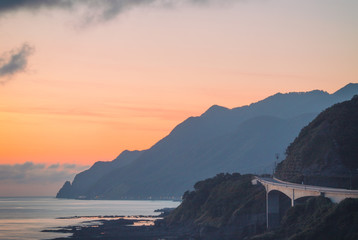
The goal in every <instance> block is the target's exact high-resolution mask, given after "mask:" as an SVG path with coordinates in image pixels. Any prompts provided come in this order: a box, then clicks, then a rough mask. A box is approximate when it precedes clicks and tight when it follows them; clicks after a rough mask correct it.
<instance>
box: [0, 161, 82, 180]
mask: <svg viewBox="0 0 358 240" xmlns="http://www.w3.org/2000/svg"><path fill="white" fill-rule="evenodd" d="M87 168H88V166H81V165H76V164H62V165H60V164H52V165H46V164H35V163H33V162H26V163H23V164H14V165H9V164H2V165H0V184H12V183H16V184H49V183H56V182H60V183H63V182H64V181H66V180H69V179H72V178H73V177H74V175H75V174H76V173H78V172H80V171H83V170H85V169H87Z"/></svg>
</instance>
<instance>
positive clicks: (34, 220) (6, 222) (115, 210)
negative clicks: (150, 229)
mask: <svg viewBox="0 0 358 240" xmlns="http://www.w3.org/2000/svg"><path fill="white" fill-rule="evenodd" d="M179 204H180V203H179V202H172V201H122V200H118V201H116V200H112V201H107V200H67V199H56V198H48V197H40V198H35V197H22V198H0V239H1V240H5V239H9V240H10V239H12V240H13V239H16V240H20V239H51V238H55V237H63V236H69V235H68V234H63V233H42V232H41V230H44V229H53V228H56V227H60V226H63V227H64V226H68V225H80V224H86V223H83V222H84V221H88V220H93V218H74V219H58V218H60V217H73V216H109V215H120V216H130V215H158V214H159V213H155V212H154V210H156V209H160V208H165V207H170V208H172V207H177V206H178V205H179Z"/></svg>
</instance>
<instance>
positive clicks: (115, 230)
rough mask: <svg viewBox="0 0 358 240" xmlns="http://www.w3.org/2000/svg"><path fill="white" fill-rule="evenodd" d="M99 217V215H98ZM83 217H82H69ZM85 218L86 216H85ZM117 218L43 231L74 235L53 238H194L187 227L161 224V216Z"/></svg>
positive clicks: (175, 239) (54, 239)
mask: <svg viewBox="0 0 358 240" xmlns="http://www.w3.org/2000/svg"><path fill="white" fill-rule="evenodd" d="M97 217H99V216H97ZM116 217H118V218H116ZM70 218H81V217H77V216H74V217H68V219H70ZM83 218H84V217H83ZM112 218H116V219H108V218H107V219H97V220H91V221H85V222H86V224H89V225H83V226H80V225H74V226H66V227H58V228H55V229H45V230H42V232H57V233H67V234H68V233H71V234H72V236H68V237H57V238H53V239H51V240H69V239H77V240H85V239H89V240H91V239H109V240H111V239H121V240H149V239H150V240H153V239H158V240H159V239H160V240H179V239H182V240H183V239H193V237H192V234H191V231H190V230H189V229H187V228H172V227H167V226H164V225H163V224H161V222H162V219H163V217H161V216H142V215H141V216H112Z"/></svg>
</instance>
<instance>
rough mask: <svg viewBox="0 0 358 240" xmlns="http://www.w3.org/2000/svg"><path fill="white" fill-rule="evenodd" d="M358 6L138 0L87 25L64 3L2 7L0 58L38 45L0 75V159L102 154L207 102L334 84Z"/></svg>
mask: <svg viewBox="0 0 358 240" xmlns="http://www.w3.org/2000/svg"><path fill="white" fill-rule="evenodd" d="M356 6H357V3H356V2H354V1H347V5H344V4H341V2H340V1H338V0H332V1H328V2H327V1H323V0H319V1H316V2H314V3H310V2H303V3H302V2H301V3H300V2H292V1H288V2H287V1H283V0H276V1H267V2H266V1H251V2H250V1H245V2H243V3H241V2H239V3H236V4H233V5H230V6H229V7H227V6H221V7H215V6H206V7H203V8H201V7H200V6H197V7H188V6H185V7H183V8H177V9H161V8H137V9H133V10H131V11H128V12H126V13H124V14H122V15H120V16H118V17H117V18H116V19H113V20H111V21H108V22H104V23H98V24H97V25H94V26H89V27H87V28H84V29H78V28H76V27H74V25H75V24H74V22H75V21H76V19H74V17H73V16H71V15H72V14H73V12H70V13H69V12H66V11H58V10H51V11H48V12H46V11H45V10H40V11H38V12H31V13H29V12H25V11H23V10H21V11H18V12H15V13H10V14H8V15H6V16H1V17H0V31H1V33H2V34H1V41H2V42H1V46H0V58H1V53H3V52H7V51H9V50H10V49H14V48H16V47H19V46H21V44H23V43H25V42H26V43H29V44H31V45H33V46H34V47H35V52H34V54H33V55H32V56H30V57H29V64H28V68H27V70H26V71H25V72H21V73H18V74H17V75H14V76H12V77H11V78H9V81H8V82H6V83H5V84H3V85H0V124H1V125H0V136H1V138H0V146H2V147H1V150H0V164H14V163H23V162H26V161H31V162H35V163H76V164H81V165H90V164H93V163H94V162H96V161H110V160H112V159H114V158H115V157H116V156H117V155H119V154H120V152H122V151H123V150H126V149H128V150H144V149H148V148H150V147H151V146H152V145H153V144H155V143H156V142H157V141H158V140H160V139H162V138H163V137H165V136H166V135H168V134H169V133H170V131H171V130H172V129H173V128H174V127H175V126H176V125H178V124H179V123H180V122H182V121H184V120H185V119H187V118H188V117H190V116H199V115H201V114H202V113H204V112H205V111H206V110H207V109H208V108H209V107H210V106H212V105H214V104H217V105H221V106H224V107H227V108H234V107H240V106H243V105H248V104H250V103H253V102H257V101H259V100H262V99H264V98H266V97H269V96H270V95H273V94H275V93H277V92H282V93H286V92H293V91H295V92H297V91H310V90H315V89H320V90H324V91H328V92H329V93H333V92H335V91H336V90H338V89H339V88H341V87H343V86H345V85H346V84H348V83H349V82H357V79H358V78H357V77H358V68H357V66H358V47H357V44H356V43H357V42H358V27H357V24H358V17H357V15H356V14H355V11H354V9H355V7H356ZM74 15H76V14H74Z"/></svg>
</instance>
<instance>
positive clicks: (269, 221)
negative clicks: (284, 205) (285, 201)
mask: <svg viewBox="0 0 358 240" xmlns="http://www.w3.org/2000/svg"><path fill="white" fill-rule="evenodd" d="M279 226H280V198H279V195H278V192H266V227H267V229H274V228H277V227H279Z"/></svg>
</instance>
